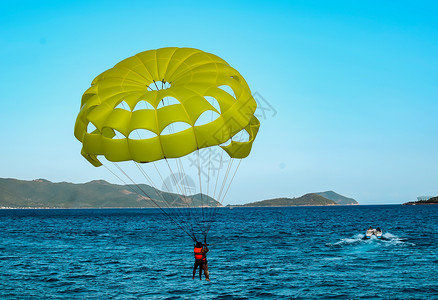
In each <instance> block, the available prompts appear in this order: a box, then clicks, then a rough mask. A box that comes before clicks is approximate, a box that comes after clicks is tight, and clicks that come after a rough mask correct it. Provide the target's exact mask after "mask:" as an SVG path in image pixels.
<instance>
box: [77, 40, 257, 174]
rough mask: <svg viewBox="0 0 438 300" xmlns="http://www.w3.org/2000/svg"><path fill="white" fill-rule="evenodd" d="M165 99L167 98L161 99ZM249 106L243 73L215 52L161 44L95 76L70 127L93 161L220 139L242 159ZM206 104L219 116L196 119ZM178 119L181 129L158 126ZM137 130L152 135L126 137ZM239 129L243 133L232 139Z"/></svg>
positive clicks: (146, 157) (252, 123)
mask: <svg viewBox="0 0 438 300" xmlns="http://www.w3.org/2000/svg"><path fill="white" fill-rule="evenodd" d="M224 87H227V88H228V89H229V88H231V91H232V92H231V93H229V92H227V91H226V89H224ZM167 98H172V99H173V100H174V104H172V105H166V106H163V105H161V106H160V103H162V102H163V100H164V99H167ZM211 98H214V99H215V100H216V101H217V102H218V104H219V106H218V107H215V106H214V105H213V104H212V103H211V102H210V101H209V100H208V99H211ZM140 102H146V104H147V106H145V109H136V107H137V106H138V104H139V103H140ZM120 104H123V105H124V106H120ZM256 107H257V104H256V101H255V100H254V98H253V97H252V95H251V91H250V89H249V87H248V84H247V83H246V81H245V79H244V78H243V77H242V75H240V74H239V72H237V71H236V70H235V69H234V68H232V67H231V66H230V65H229V64H228V63H227V62H225V61H224V60H222V59H221V58H219V57H218V56H215V55H213V54H210V53H206V52H203V51H201V50H198V49H193V48H176V47H171V48H161V49H157V50H149V51H145V52H141V53H139V54H136V55H134V56H132V57H129V58H127V59H125V60H123V61H121V62H120V63H118V64H116V65H115V66H114V67H113V68H111V69H109V70H107V71H105V72H103V73H102V74H100V75H99V76H97V77H96V78H95V79H94V80H93V82H92V83H91V87H90V88H89V89H88V90H87V91H85V93H84V94H83V96H82V102H81V109H80V112H79V115H78V116H77V119H76V124H75V130H74V134H75V137H76V138H77V139H78V140H79V141H80V142H82V151H81V154H82V155H83V156H84V157H85V158H86V159H87V160H88V161H89V162H90V163H91V164H93V165H94V166H96V167H97V166H100V165H101V162H100V161H99V159H98V156H100V155H103V156H105V158H106V159H107V160H109V161H112V162H120V161H129V160H133V161H135V162H138V163H146V162H153V161H157V160H160V159H164V158H177V157H182V156H185V155H187V154H189V153H191V152H193V151H196V150H198V149H201V148H207V147H211V146H221V147H222V149H224V150H225V151H226V152H227V153H228V155H229V156H230V157H231V158H244V157H246V156H248V154H249V152H250V151H251V146H252V144H253V141H254V138H255V137H256V135H257V132H258V129H259V126H260V123H259V121H258V120H257V118H256V117H255V116H254V112H255V110H256ZM207 111H211V112H214V113H216V114H218V117H217V118H216V119H214V120H212V121H211V122H208V123H206V124H202V125H197V120H198V119H199V118H200V116H201V115H202V114H203V113H205V112H207ZM181 122H182V123H185V124H186V125H187V128H185V129H184V130H181V131H178V132H172V133H170V134H164V133H163V132H164V131H165V128H167V127H168V126H171V125H172V124H174V123H181ZM90 128H92V130H90ZM138 130H146V131H148V132H150V133H151V134H150V136H148V138H140V139H139V138H137V137H134V136H133V132H135V131H138ZM241 131H246V133H247V134H248V135H249V138H248V140H247V141H244V142H242V141H233V137H235V136H236V135H237V134H238V133H239V132H241ZM227 141H228V144H227V145H224V143H226V142H227Z"/></svg>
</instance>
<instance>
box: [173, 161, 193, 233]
mask: <svg viewBox="0 0 438 300" xmlns="http://www.w3.org/2000/svg"><path fill="white" fill-rule="evenodd" d="M175 162H176V167H177V169H178V172H179V173H180V174H181V175H182V178H181V181H182V182H181V185H182V187H183V188H184V196H185V198H186V199H187V198H188V196H189V194H190V185H189V182H188V179H187V177H188V176H186V173H185V171H184V165H183V163H182V160H181V158H180V157H178V158H176V161H175ZM192 206H193V205H192ZM184 209H185V211H186V213H187V214H188V215H189V216H190V218H193V219H194V216H193V214H192V209H191V207H190V202H187V205H186V206H185V207H184ZM190 225H191V227H192V230H193V224H190Z"/></svg>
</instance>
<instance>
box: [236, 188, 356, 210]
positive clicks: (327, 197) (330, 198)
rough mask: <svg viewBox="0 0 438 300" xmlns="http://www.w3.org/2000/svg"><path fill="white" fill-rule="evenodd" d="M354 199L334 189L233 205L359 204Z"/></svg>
mask: <svg viewBox="0 0 438 300" xmlns="http://www.w3.org/2000/svg"><path fill="white" fill-rule="evenodd" d="M358 204H359V203H358V202H357V201H356V200H354V199H352V198H347V197H344V196H342V195H339V194H337V193H335V192H333V191H327V192H321V193H309V194H305V195H303V196H301V197H298V198H276V199H269V200H262V201H257V202H252V203H247V204H242V205H230V206H232V207H278V206H322V205H324V206H325V205H358Z"/></svg>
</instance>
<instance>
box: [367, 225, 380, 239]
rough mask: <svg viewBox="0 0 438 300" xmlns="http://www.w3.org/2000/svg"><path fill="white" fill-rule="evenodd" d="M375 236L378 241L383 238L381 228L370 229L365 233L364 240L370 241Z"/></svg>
mask: <svg viewBox="0 0 438 300" xmlns="http://www.w3.org/2000/svg"><path fill="white" fill-rule="evenodd" d="M373 235H374V236H376V237H377V238H378V239H381V238H382V230H381V229H380V228H377V229H373V228H371V227H370V228H368V230H367V231H366V232H365V237H364V239H370V238H371V237H372V236H373Z"/></svg>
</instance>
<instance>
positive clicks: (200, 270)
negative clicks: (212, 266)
mask: <svg viewBox="0 0 438 300" xmlns="http://www.w3.org/2000/svg"><path fill="white" fill-rule="evenodd" d="M203 269H204V264H203V262H202V261H201V263H200V265H199V280H202V270H203Z"/></svg>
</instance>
